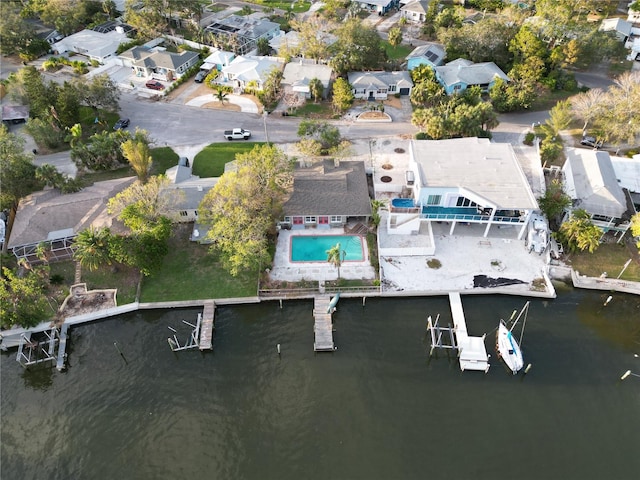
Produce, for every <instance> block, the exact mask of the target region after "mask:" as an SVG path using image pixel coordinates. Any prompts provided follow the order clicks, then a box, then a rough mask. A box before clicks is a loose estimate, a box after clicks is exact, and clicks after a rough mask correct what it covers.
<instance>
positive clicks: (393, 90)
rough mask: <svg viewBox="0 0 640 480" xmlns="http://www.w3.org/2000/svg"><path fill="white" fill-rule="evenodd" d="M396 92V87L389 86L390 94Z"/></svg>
mask: <svg viewBox="0 0 640 480" xmlns="http://www.w3.org/2000/svg"><path fill="white" fill-rule="evenodd" d="M395 91H396V85H389V93H393V92H395Z"/></svg>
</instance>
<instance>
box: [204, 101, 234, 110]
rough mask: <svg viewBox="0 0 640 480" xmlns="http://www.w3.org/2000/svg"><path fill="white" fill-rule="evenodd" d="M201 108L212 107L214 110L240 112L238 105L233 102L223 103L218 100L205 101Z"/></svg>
mask: <svg viewBox="0 0 640 480" xmlns="http://www.w3.org/2000/svg"><path fill="white" fill-rule="evenodd" d="M202 107H203V108H213V109H215V110H229V111H232V112H240V111H242V109H241V108H240V106H239V105H234V104H233V103H229V102H225V103H224V105H223V104H222V103H220V102H219V101H217V100H216V101H213V102H209V103H205V104H204V105H202Z"/></svg>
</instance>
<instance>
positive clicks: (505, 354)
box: [496, 322, 524, 375]
mask: <svg viewBox="0 0 640 480" xmlns="http://www.w3.org/2000/svg"><path fill="white" fill-rule="evenodd" d="M496 350H497V351H498V356H499V357H500V358H502V361H503V362H504V363H505V364H506V365H507V367H508V368H509V370H511V371H512V372H513V374H514V375H515V374H516V373H518V372H519V371H520V370H521V369H522V367H523V366H524V359H523V358H522V350H520V345H518V341H517V340H516V339H515V338H514V337H513V335H512V333H511V331H510V330H509V329H508V328H507V327H506V325H505V324H504V322H500V325H499V326H498V332H497V333H496Z"/></svg>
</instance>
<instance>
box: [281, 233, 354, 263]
mask: <svg viewBox="0 0 640 480" xmlns="http://www.w3.org/2000/svg"><path fill="white" fill-rule="evenodd" d="M337 243H340V249H341V250H342V251H343V252H344V253H343V255H344V261H345V262H349V261H362V260H364V250H363V248H362V244H363V241H362V237H360V236H359V235H294V236H292V237H291V257H290V258H291V261H292V262H326V261H327V250H330V249H331V248H333V247H334V246H335V245H336V244H337Z"/></svg>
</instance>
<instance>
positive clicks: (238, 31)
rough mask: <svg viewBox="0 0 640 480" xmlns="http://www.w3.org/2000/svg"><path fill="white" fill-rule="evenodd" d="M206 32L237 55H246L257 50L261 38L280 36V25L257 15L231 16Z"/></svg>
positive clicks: (217, 21)
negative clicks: (225, 44)
mask: <svg viewBox="0 0 640 480" xmlns="http://www.w3.org/2000/svg"><path fill="white" fill-rule="evenodd" d="M205 31H206V32H208V33H211V34H213V35H215V36H216V37H218V38H219V39H222V40H225V41H226V42H227V43H228V45H229V49H230V50H233V51H234V53H236V54H237V55H246V54H248V53H250V52H251V51H253V50H255V49H256V48H257V42H258V40H259V39H261V38H265V39H266V40H271V39H272V38H274V37H276V36H277V35H279V34H280V25H279V24H278V23H275V22H271V21H269V20H266V19H264V18H259V17H257V16H255V15H248V16H246V17H243V16H240V15H229V16H228V17H226V18H222V19H216V20H214V22H213V23H212V24H211V25H209V26H208V27H206V28H205Z"/></svg>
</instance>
